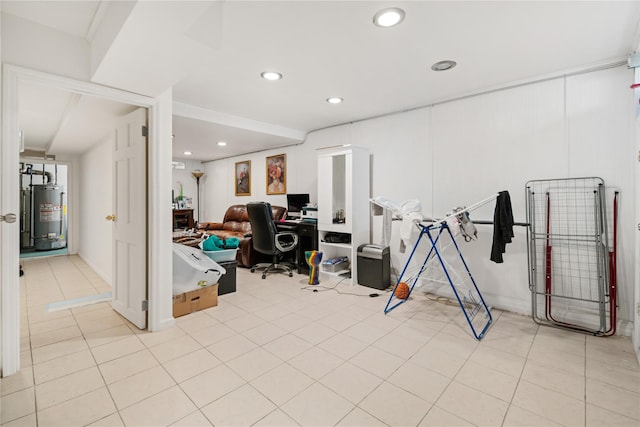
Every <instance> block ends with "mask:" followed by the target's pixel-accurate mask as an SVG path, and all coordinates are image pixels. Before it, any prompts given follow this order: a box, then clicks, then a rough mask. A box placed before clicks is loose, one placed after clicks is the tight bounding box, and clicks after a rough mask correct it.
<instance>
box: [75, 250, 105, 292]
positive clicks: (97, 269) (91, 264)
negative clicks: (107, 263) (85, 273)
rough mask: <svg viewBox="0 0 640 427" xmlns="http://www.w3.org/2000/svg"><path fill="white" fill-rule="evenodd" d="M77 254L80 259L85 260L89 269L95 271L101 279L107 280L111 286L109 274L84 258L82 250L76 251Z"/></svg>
mask: <svg viewBox="0 0 640 427" xmlns="http://www.w3.org/2000/svg"><path fill="white" fill-rule="evenodd" d="M78 256H79V257H80V259H82V261H84V262H85V264H87V265H88V266H89V267H91V269H92V270H93V271H95V272H96V274H97V275H98V276H100V278H101V279H102V280H104V281H105V282H107V283H108V284H109V286H113V284H112V283H111V274H106V273H105V272H104V271H101V270H100V269H99V268H98V267H96V266H95V264H94V263H92V262H91V261H89V260H88V259H87V258H85V257H84V256H83V255H82V252H78Z"/></svg>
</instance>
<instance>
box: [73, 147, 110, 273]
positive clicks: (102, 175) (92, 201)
mask: <svg viewBox="0 0 640 427" xmlns="http://www.w3.org/2000/svg"><path fill="white" fill-rule="evenodd" d="M78 175H79V179H78V181H79V185H78V196H77V206H78V207H79V212H78V215H77V216H76V218H78V220H79V227H78V228H79V230H80V231H79V236H78V237H79V239H78V240H79V243H78V255H80V257H81V258H82V259H83V260H84V261H85V262H86V263H87V264H88V265H89V266H90V267H91V268H93V269H94V270H95V272H96V273H98V275H100V277H102V278H103V279H104V280H105V281H106V282H107V283H109V284H111V283H112V282H111V279H112V271H113V236H112V231H113V226H112V223H111V222H109V221H107V220H105V217H106V216H107V215H110V214H112V213H113V209H112V206H113V140H112V139H111V138H109V139H106V140H104V141H102V142H100V143H99V144H96V145H95V146H94V147H93V148H91V149H90V150H88V151H87V152H85V153H83V154H82V155H81V156H79V159H78Z"/></svg>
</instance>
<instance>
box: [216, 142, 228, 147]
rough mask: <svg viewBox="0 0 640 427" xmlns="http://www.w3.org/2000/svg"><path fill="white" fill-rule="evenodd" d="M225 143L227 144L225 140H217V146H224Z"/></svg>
mask: <svg viewBox="0 0 640 427" xmlns="http://www.w3.org/2000/svg"><path fill="white" fill-rule="evenodd" d="M226 145H227V143H226V142H224V141H218V146H219V147H224V146H226Z"/></svg>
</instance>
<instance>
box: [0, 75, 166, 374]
mask: <svg viewBox="0 0 640 427" xmlns="http://www.w3.org/2000/svg"><path fill="white" fill-rule="evenodd" d="M21 82H28V83H36V84H41V85H44V86H47V87H52V88H57V89H61V90H66V91H70V92H74V93H79V94H83V95H90V96H96V97H99V98H104V99H109V100H112V101H116V102H121V103H125V104H131V105H135V106H139V107H144V108H147V109H148V111H149V114H148V123H149V148H148V154H147V161H148V171H147V178H148V183H149V185H148V187H147V203H148V215H147V222H148V235H147V256H148V265H147V275H148V276H147V277H148V283H149V294H148V298H149V312H148V329H149V331H159V330H163V329H167V328H170V327H172V326H174V325H175V319H174V318H173V314H172V306H171V304H172V301H171V292H172V283H171V278H172V276H173V271H172V261H171V235H170V233H168V232H167V230H170V227H171V213H170V209H169V206H171V197H170V194H169V189H170V188H171V132H172V126H171V121H172V91H171V89H168V90H167V91H165V92H164V93H162V94H160V95H159V96H157V97H155V98H151V97H147V96H144V95H138V94H135V93H131V92H126V91H122V90H118V89H113V88H110V87H106V86H101V85H98V84H95V83H91V82H87V81H80V80H75V79H71V78H67V77H62V76H57V75H54V74H49V73H45V72H41V71H37V70H32V69H28V68H24V67H19V66H15V65H11V64H4V65H3V67H2V142H1V146H0V150H1V151H0V153H1V155H0V166H1V170H2V172H1V173H2V179H1V180H0V190H2V191H1V193H2V195H1V197H2V200H1V202H2V203H0V207H1V208H2V210H3V212H4V213H6V212H14V211H16V210H17V209H18V207H19V202H18V200H19V188H18V174H17V173H14V172H17V168H18V165H19V149H18V147H19V145H20V139H19V136H18V130H19V117H18V111H19V110H18V105H19V99H20V94H19V87H20V84H21ZM2 224H3V225H2V227H3V229H2V234H3V238H2V242H0V254H1V255H2V260H0V263H2V264H1V265H2V269H1V276H0V301H1V302H0V304H1V305H0V316H1V323H0V324H1V329H0V334H1V342H0V346H1V347H0V355H1V359H0V363H1V366H0V368H1V369H2V376H3V377H4V376H8V375H12V374H14V373H16V372H18V371H19V369H20V288H19V278H18V277H19V276H18V273H19V271H18V270H19V269H18V265H19V227H18V226H13V224H11V225H4V224H5V223H2ZM11 235H13V236H14V238H8V237H10V236H11Z"/></svg>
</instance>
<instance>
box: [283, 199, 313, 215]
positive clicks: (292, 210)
mask: <svg viewBox="0 0 640 427" xmlns="http://www.w3.org/2000/svg"><path fill="white" fill-rule="evenodd" d="M308 204H309V195H308V194H287V211H288V214H290V215H291V214H292V215H293V216H300V213H301V212H302V208H304V207H305V206H307V205H308Z"/></svg>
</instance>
